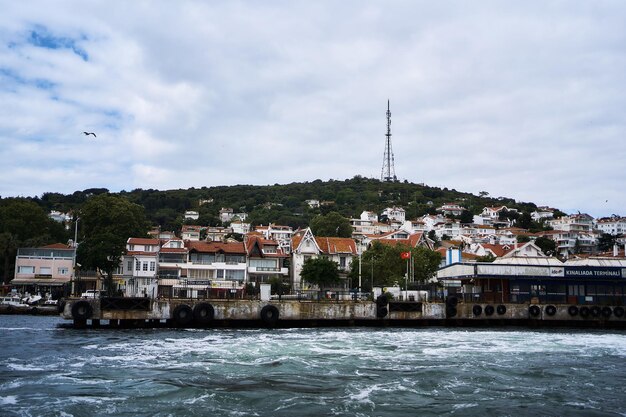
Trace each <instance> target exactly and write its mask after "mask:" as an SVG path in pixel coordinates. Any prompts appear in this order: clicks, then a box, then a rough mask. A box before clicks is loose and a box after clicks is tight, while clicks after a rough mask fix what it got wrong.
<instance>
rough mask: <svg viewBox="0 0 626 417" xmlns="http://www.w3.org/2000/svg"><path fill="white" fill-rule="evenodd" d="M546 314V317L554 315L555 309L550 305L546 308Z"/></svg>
mask: <svg viewBox="0 0 626 417" xmlns="http://www.w3.org/2000/svg"><path fill="white" fill-rule="evenodd" d="M546 314H547V315H548V316H554V315H555V314H556V307H555V306H553V305H552V304H550V305H549V306H547V307H546Z"/></svg>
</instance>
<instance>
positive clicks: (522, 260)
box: [493, 256, 563, 266]
mask: <svg viewBox="0 0 626 417" xmlns="http://www.w3.org/2000/svg"><path fill="white" fill-rule="evenodd" d="M493 263H494V264H506V265H549V266H554V265H556V266H563V262H561V261H559V260H558V259H557V258H550V257H545V256H511V257H510V258H498V259H496V260H494V261H493Z"/></svg>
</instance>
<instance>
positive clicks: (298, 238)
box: [291, 227, 358, 290]
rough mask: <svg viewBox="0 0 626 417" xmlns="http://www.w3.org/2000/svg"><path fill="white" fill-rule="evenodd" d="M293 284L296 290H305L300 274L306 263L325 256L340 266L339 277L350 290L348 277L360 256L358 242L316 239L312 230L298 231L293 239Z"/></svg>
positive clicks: (347, 239) (352, 240) (339, 239)
mask: <svg viewBox="0 0 626 417" xmlns="http://www.w3.org/2000/svg"><path fill="white" fill-rule="evenodd" d="M291 246H292V248H293V249H292V252H291V282H292V288H293V289H294V290H300V289H304V288H305V286H306V284H305V283H303V282H302V278H301V277H300V273H301V272H302V266H303V265H304V261H306V260H307V259H310V258H316V257H318V256H324V257H326V258H328V259H330V260H331V261H334V262H337V264H338V265H339V276H340V277H341V278H342V279H343V284H342V287H343V288H344V289H345V288H348V282H347V275H348V272H349V271H350V265H351V264H352V260H353V258H354V257H356V256H358V251H357V247H356V242H355V240H354V239H351V238H341V237H316V236H314V235H313V232H312V231H311V229H310V228H308V227H307V228H306V229H304V230H298V231H296V232H295V233H294V236H293V238H292V243H291Z"/></svg>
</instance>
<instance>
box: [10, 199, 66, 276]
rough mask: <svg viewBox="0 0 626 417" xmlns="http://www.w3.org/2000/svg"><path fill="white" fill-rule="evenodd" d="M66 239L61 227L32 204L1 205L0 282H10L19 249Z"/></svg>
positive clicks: (15, 201)
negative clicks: (0, 260)
mask: <svg viewBox="0 0 626 417" xmlns="http://www.w3.org/2000/svg"><path fill="white" fill-rule="evenodd" d="M67 239H68V233H67V231H66V230H65V229H64V227H63V225H62V224H61V223H57V222H55V221H54V220H52V219H50V218H49V217H48V215H47V214H46V212H45V211H44V210H43V209H42V208H41V207H39V206H38V205H37V204H36V203H35V202H33V201H30V200H27V199H23V198H9V199H5V200H2V201H0V257H1V259H2V262H0V271H1V273H2V275H1V277H2V279H1V280H0V281H2V282H4V283H8V282H9V281H10V280H11V279H12V277H13V273H14V265H15V256H16V254H17V249H18V248H20V247H24V246H41V245H46V244H49V243H57V242H66V241H67Z"/></svg>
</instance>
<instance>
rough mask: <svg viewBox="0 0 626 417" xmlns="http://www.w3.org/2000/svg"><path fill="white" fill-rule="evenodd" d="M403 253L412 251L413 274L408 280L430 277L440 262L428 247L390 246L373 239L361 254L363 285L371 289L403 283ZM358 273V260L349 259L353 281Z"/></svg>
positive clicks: (404, 262)
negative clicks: (350, 260)
mask: <svg viewBox="0 0 626 417" xmlns="http://www.w3.org/2000/svg"><path fill="white" fill-rule="evenodd" d="M403 252H411V259H412V261H413V268H412V271H413V272H414V275H412V276H411V277H410V280H413V279H414V280H415V282H425V281H427V280H428V279H430V278H431V277H432V276H433V274H434V273H435V272H436V271H437V269H438V268H439V264H440V263H441V255H440V254H439V253H438V252H435V251H432V250H430V249H428V248H424V247H421V246H420V247H417V248H411V247H409V246H405V245H394V246H390V245H384V244H382V243H380V242H376V241H375V242H374V243H373V244H372V245H371V246H370V247H369V249H368V250H366V251H365V252H363V254H362V256H361V262H362V263H363V266H362V268H361V282H362V284H363V288H365V289H371V287H372V285H373V286H380V287H386V286H395V285H404V283H405V282H406V281H405V274H406V265H407V262H406V261H404V260H402V258H401V254H402V253H403ZM358 276H359V260H358V259H355V260H353V261H352V265H351V270H350V278H351V279H352V282H353V283H354V282H356V280H357V279H358ZM368 278H369V279H368Z"/></svg>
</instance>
